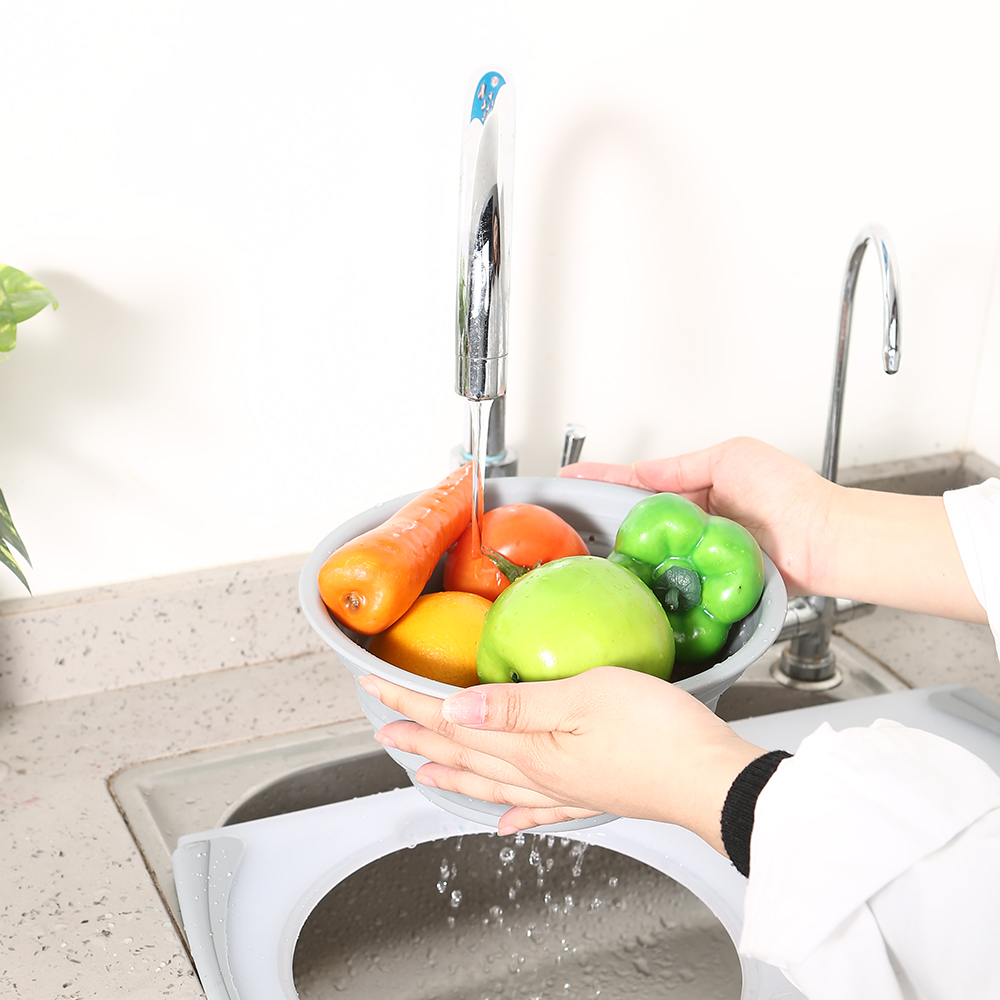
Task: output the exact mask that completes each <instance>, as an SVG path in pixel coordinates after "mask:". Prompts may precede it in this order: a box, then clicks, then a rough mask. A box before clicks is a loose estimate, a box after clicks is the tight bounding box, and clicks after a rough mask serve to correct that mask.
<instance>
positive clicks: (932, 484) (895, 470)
mask: <svg viewBox="0 0 1000 1000" xmlns="http://www.w3.org/2000/svg"><path fill="white" fill-rule="evenodd" d="M993 476H997V477H1000V468H997V466H996V465H994V464H993V463H992V462H989V461H987V460H986V459H985V458H983V457H982V456H981V455H976V454H974V453H972V452H963V451H952V452H947V453H946V454H942V455H926V456H922V457H920V458H906V459H902V460H900V461H896V462H877V463H874V464H872V465H856V466H854V467H853V468H849V469H843V470H842V471H841V472H840V475H839V476H838V477H837V482H839V483H840V484H841V485H842V486H855V487H860V488H862V489H868V490H881V491H882V492H885V493H913V494H916V495H917V496H924V497H936V496H941V495H942V494H943V493H944V492H945V491H947V490H960V489H963V488H964V487H966V486H974V485H975V484H976V483H981V482H982V481H983V480H984V479H989V478H990V477H993Z"/></svg>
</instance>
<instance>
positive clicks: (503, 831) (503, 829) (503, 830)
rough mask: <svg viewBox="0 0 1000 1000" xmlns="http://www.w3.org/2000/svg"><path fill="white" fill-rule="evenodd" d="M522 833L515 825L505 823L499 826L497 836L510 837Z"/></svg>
mask: <svg viewBox="0 0 1000 1000" xmlns="http://www.w3.org/2000/svg"><path fill="white" fill-rule="evenodd" d="M519 832H520V831H519V830H518V828H517V827H516V826H514V824H513V823H503V822H500V823H498V824H497V835H498V836H500V837H509V836H510V835H511V834H512V833H519Z"/></svg>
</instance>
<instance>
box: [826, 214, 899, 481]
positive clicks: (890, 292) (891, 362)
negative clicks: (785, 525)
mask: <svg viewBox="0 0 1000 1000" xmlns="http://www.w3.org/2000/svg"><path fill="white" fill-rule="evenodd" d="M869 244H871V246H872V247H873V248H874V249H875V251H876V253H878V260H879V273H880V274H881V276H882V365H883V367H884V368H885V373H886V374H887V375H895V374H896V372H898V371H899V284H898V282H897V280H896V274H897V272H898V270H899V268H898V267H897V266H896V251H895V250H894V249H893V246H892V240H891V239H890V238H889V234H888V232H886V230H885V228H884V227H883V226H880V225H878V223H874V222H873V223H872V224H871V225H869V226H866V227H865V228H864V229H862V230H861V232H860V233H858V235H857V236H856V237H855V239H854V245H853V246H852V247H851V254H850V257H849V258H848V260H847V270H846V272H845V273H844V294H843V297H842V299H841V304H840V332H839V335H838V338H837V364H836V368H835V369H834V373H833V394H832V396H831V398H830V416H829V418H828V420H827V424H826V445H825V446H824V448H823V468H822V475H823V478H824V479H829V480H830V482H831V483H835V482H836V481H837V468H838V466H839V464H840V418H841V415H842V413H843V410H844V380H845V378H846V376H847V349H848V347H849V346H850V340H851V318H852V316H853V314H854V290H855V287H856V285H857V283H858V272H859V271H860V270H861V259H862V258H863V257H864V255H865V250H866V249H867V248H868V245H869Z"/></svg>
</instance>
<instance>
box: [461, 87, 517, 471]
mask: <svg viewBox="0 0 1000 1000" xmlns="http://www.w3.org/2000/svg"><path fill="white" fill-rule="evenodd" d="M513 168H514V89H513V87H512V86H511V84H510V83H508V82H507V81H506V80H505V79H504V78H503V76H502V75H501V74H500V73H497V72H490V73H485V74H484V75H483V76H482V78H481V79H480V80H479V82H478V83H477V84H476V88H475V91H474V92H473V96H472V111H471V114H470V116H469V121H468V124H467V125H466V127H465V133H464V135H463V138H462V167H461V180H460V184H459V224H458V302H457V317H456V326H455V391H456V392H457V393H458V394H459V395H460V396H464V397H465V398H466V399H470V400H491V401H492V404H491V406H490V414H489V425H488V430H487V434H486V442H487V443H486V475H487V476H493V477H495V476H514V475H517V452H516V451H514V449H512V448H507V447H506V446H505V444H504V436H505V433H504V431H505V428H504V423H505V421H504V416H505V412H504V411H505V406H504V395H505V393H506V391H507V314H508V299H509V291H510V201H511V180H512V178H513ZM471 441H472V426H471V418H470V424H469V435H468V439H467V444H466V446H464V447H463V446H462V445H459V446H458V447H457V448H456V449H455V450H454V452H453V456H454V457H455V458H456V459H457V462H460V461H468V460H469V459H470V458H471V457H472V454H471V452H472V446H471ZM457 462H456V464H457Z"/></svg>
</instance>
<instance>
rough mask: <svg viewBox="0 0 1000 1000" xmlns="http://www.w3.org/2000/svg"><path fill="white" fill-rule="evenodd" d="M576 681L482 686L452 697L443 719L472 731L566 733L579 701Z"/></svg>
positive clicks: (564, 680)
mask: <svg viewBox="0 0 1000 1000" xmlns="http://www.w3.org/2000/svg"><path fill="white" fill-rule="evenodd" d="M576 680H577V678H576V677H568V678H565V679H563V680H552V681H535V682H533V683H530V684H527V683H524V684H482V685H480V686H478V687H471V688H465V689H464V690H462V691H457V692H455V694H450V695H448V697H447V698H445V700H444V703H443V704H442V705H441V715H442V716H444V718H445V719H447V720H448V721H449V722H453V723H455V724H456V725H458V726H465V727H466V728H471V729H489V730H493V731H496V732H508V733H532V732H536V733H537V732H553V731H556V730H565V729H566V728H567V726H568V719H569V718H570V716H571V715H572V713H573V709H572V707H571V706H572V705H574V704H575V703H576V701H577V698H575V697H573V696H572V695H573V691H572V689H573V688H574V687H575V685H574V684H573V682H574V681H576Z"/></svg>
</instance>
